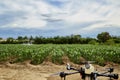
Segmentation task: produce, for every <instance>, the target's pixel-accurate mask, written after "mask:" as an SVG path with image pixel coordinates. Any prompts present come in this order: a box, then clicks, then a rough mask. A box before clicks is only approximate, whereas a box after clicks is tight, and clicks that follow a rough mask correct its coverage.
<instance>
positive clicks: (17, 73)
mask: <svg viewBox="0 0 120 80" xmlns="http://www.w3.org/2000/svg"><path fill="white" fill-rule="evenodd" d="M74 66H76V67H80V66H79V65H75V64H74ZM107 66H109V65H107ZM107 66H106V67H107ZM95 67H96V68H98V70H103V69H104V67H100V66H98V65H95ZM60 71H66V67H65V65H55V64H52V63H50V62H45V63H43V64H41V65H36V66H35V65H31V64H29V61H26V62H24V63H17V64H10V63H5V64H0V80H61V79H60V77H59V76H50V75H52V74H53V73H56V72H60ZM115 72H116V73H118V72H119V74H120V67H119V66H115ZM67 80H80V76H79V74H75V75H71V76H69V77H67ZM101 80H107V79H106V78H102V79H101ZM119 80H120V79H119Z"/></svg>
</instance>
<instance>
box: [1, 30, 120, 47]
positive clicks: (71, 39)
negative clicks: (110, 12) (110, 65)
mask: <svg viewBox="0 0 120 80" xmlns="http://www.w3.org/2000/svg"><path fill="white" fill-rule="evenodd" d="M0 43H1V44H108V45H111V44H118V43H120V36H111V35H110V34H109V33H108V32H101V33H99V34H98V35H97V37H96V38H90V37H87V38H83V37H81V35H70V36H55V37H43V36H36V37H33V36H30V37H27V36H18V37H17V39H14V38H13V37H8V38H7V39H6V40H4V39H3V38H0Z"/></svg>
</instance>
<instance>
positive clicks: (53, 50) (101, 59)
mask: <svg viewBox="0 0 120 80" xmlns="http://www.w3.org/2000/svg"><path fill="white" fill-rule="evenodd" d="M63 56H67V57H68V58H69V59H70V61H71V62H73V63H76V64H80V63H81V61H80V58H81V57H82V58H84V59H85V60H87V61H95V62H96V63H97V64H100V65H103V64H105V63H106V62H114V63H118V64H120V46H119V45H118V46H107V45H80V44H71V45H70V44H63V45H62V44H59V45H58V44H41V45H23V44H4V45H3V44H0V62H6V61H9V62H11V63H17V62H23V61H26V60H31V64H41V63H43V61H45V60H46V59H47V58H48V57H49V58H50V60H51V61H52V62H53V63H55V64H56V63H59V64H63V59H62V57H63Z"/></svg>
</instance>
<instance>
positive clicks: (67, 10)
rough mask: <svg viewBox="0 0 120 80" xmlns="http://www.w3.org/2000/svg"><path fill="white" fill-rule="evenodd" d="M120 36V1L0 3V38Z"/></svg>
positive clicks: (19, 0) (7, 0) (12, 0)
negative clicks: (104, 33) (102, 33)
mask: <svg viewBox="0 0 120 80" xmlns="http://www.w3.org/2000/svg"><path fill="white" fill-rule="evenodd" d="M101 32H109V33H110V35H115V36H120V0H0V37H2V38H7V37H18V36H31V35H32V36H44V37H53V36H58V35H59V36H67V35H71V34H80V35H81V36H82V37H96V36H97V34H99V33H101Z"/></svg>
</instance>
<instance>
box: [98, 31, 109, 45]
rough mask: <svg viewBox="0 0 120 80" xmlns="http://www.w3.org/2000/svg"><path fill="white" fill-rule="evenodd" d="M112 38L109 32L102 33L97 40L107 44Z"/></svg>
mask: <svg viewBox="0 0 120 80" xmlns="http://www.w3.org/2000/svg"><path fill="white" fill-rule="evenodd" d="M110 38H111V35H110V34H109V33H108V32H102V33H100V34H98V35H97V39H98V41H99V42H102V43H105V42H106V41H107V40H109V39H110Z"/></svg>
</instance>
